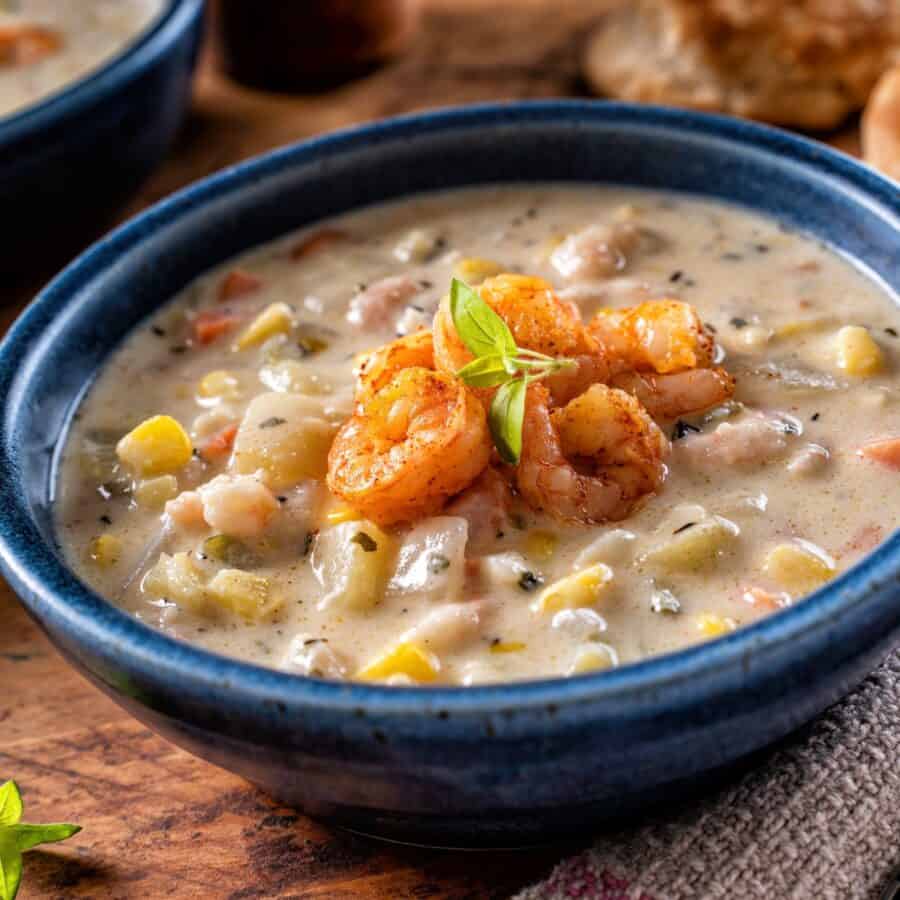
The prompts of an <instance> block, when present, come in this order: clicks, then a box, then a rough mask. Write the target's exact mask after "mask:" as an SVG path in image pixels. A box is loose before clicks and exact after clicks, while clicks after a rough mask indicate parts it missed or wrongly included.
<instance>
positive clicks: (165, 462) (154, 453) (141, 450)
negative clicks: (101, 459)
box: [116, 416, 194, 478]
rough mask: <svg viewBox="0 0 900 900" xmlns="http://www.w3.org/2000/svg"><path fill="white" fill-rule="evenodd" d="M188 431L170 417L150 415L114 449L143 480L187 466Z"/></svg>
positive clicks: (189, 449) (189, 442)
mask: <svg viewBox="0 0 900 900" xmlns="http://www.w3.org/2000/svg"><path fill="white" fill-rule="evenodd" d="M193 449H194V448H193V446H192V445H191V439H190V438H189V437H188V434H187V432H186V431H185V430H184V428H182V427H181V424H180V423H178V422H176V421H175V419H173V418H172V417H171V416H153V418H151V419H147V420H146V421H144V422H141V424H140V425H138V426H137V428H135V429H133V430H132V431H129V432H128V434H126V435H125V437H123V438H122V440H121V441H119V443H118V444H117V446H116V454H117V455H118V457H119V461H120V462H121V463H122V464H123V465H124V466H127V467H128V468H129V469H131V470H132V471H133V472H136V473H137V474H138V475H142V476H144V477H145V478H149V477H152V476H154V475H168V474H170V473H172V472H177V471H178V470H179V469H180V468H182V466H186V465H187V464H188V463H189V462H190V460H191V454H192V453H193Z"/></svg>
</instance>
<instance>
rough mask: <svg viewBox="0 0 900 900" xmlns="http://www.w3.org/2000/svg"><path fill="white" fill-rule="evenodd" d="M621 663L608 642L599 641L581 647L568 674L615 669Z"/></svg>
mask: <svg viewBox="0 0 900 900" xmlns="http://www.w3.org/2000/svg"><path fill="white" fill-rule="evenodd" d="M618 664H619V656H618V654H617V653H616V651H615V650H614V649H613V648H612V647H610V646H609V645H608V644H602V643H600V642H599V641H594V642H591V643H590V644H585V645H584V646H583V647H579V649H578V651H577V652H576V653H575V658H574V659H573V660H572V665H571V666H569V670H568V672H567V674H568V675H582V674H584V673H585V672H598V671H601V670H603V669H614V668H615V667H616V666H617V665H618Z"/></svg>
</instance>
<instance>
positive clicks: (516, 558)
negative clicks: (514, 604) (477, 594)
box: [481, 551, 536, 587]
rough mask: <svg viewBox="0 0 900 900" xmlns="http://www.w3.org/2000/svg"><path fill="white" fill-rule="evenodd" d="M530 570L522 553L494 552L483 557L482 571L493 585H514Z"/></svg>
mask: <svg viewBox="0 0 900 900" xmlns="http://www.w3.org/2000/svg"><path fill="white" fill-rule="evenodd" d="M529 572H531V566H529V565H528V561H527V560H526V559H525V557H524V556H522V554H521V553H514V552H512V551H510V552H507V553H493V554H491V555H490V556H483V557H482V558H481V573H482V575H483V576H484V577H486V579H487V581H488V582H489V583H490V584H492V585H497V586H502V587H513V586H514V585H516V584H519V583H520V582H521V579H522V576H523V575H526V574H527V573H529ZM531 574H532V575H535V574H536V573H533V572H532V573H531Z"/></svg>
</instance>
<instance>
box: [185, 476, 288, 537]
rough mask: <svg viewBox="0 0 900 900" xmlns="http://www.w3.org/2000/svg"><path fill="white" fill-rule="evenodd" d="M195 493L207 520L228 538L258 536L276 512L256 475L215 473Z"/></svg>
mask: <svg viewBox="0 0 900 900" xmlns="http://www.w3.org/2000/svg"><path fill="white" fill-rule="evenodd" d="M197 494H198V495H199V497H200V502H201V503H202V504H203V518H204V519H205V520H206V523H207V524H208V525H209V526H210V527H211V528H214V529H215V530H216V531H221V532H222V533H223V534H227V535H230V536H231V537H241V538H252V537H259V535H261V534H262V533H263V532H264V531H265V530H266V528H267V527H268V525H269V523H270V521H271V520H272V517H273V516H275V514H276V513H277V512H278V511H279V505H278V501H277V500H276V499H275V497H274V495H273V494H272V492H271V491H270V490H269V489H268V488H267V487H266V486H265V485H264V484H263V483H262V481H260V479H259V477H258V476H257V475H218V476H216V477H215V478H213V480H212V481H209V482H207V483H206V484H204V485H201V486H200V487H199V488H197Z"/></svg>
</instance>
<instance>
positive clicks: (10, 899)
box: [0, 834, 22, 900]
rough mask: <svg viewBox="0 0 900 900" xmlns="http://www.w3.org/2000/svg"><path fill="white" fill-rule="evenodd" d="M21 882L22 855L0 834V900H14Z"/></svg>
mask: <svg viewBox="0 0 900 900" xmlns="http://www.w3.org/2000/svg"><path fill="white" fill-rule="evenodd" d="M21 881H22V854H21V853H19V851H18V850H16V849H15V848H13V847H9V846H8V845H7V843H6V842H5V841H4V839H3V835H2V834H0V900H15V897H16V894H17V893H18V892H19V884H20V882H21Z"/></svg>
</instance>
